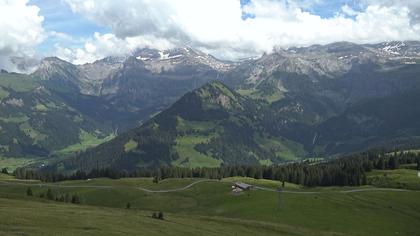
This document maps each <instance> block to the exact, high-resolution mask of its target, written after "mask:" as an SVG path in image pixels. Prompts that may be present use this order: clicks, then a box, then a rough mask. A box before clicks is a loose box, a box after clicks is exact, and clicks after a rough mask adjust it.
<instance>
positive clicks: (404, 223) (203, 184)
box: [0, 173, 420, 235]
mask: <svg viewBox="0 0 420 236" xmlns="http://www.w3.org/2000/svg"><path fill="white" fill-rule="evenodd" d="M410 174H411V173H410ZM236 181H241V182H247V183H250V184H253V185H256V186H259V187H258V188H257V189H255V190H251V191H247V192H244V193H242V194H239V195H236V194H233V193H232V191H231V185H232V182H236ZM411 181H414V180H411ZM418 181H419V182H418V184H419V185H420V178H419V180H418ZM412 184H414V182H412ZM279 185H280V183H279V182H276V181H268V180H255V179H248V178H242V177H238V178H227V179H224V180H222V181H213V180H203V179H167V180H163V181H160V182H159V183H158V184H156V183H153V181H152V179H149V178H130V179H119V180H111V179H92V180H78V181H64V182H60V183H53V184H47V183H40V182H36V181H19V180H13V179H10V177H7V176H4V175H2V176H0V235H22V234H24V235H57V234H59V235H396V234H397V235H419V234H420V230H419V229H418V225H419V224H420V201H418V199H420V192H419V191H416V190H404V189H388V188H378V187H371V186H364V187H360V188H350V187H344V188H340V187H328V188H311V189H305V188H303V187H301V186H297V185H293V184H286V188H285V191H283V192H282V193H280V194H279V193H278V192H276V191H274V190H275V189H276V188H277V187H278V186H279ZM28 187H30V188H31V190H32V191H33V195H34V196H26V191H27V189H28ZM48 188H49V189H51V190H52V193H53V194H54V196H57V197H59V196H62V195H63V194H66V193H68V194H70V195H72V194H77V195H78V196H80V200H81V204H71V203H61V202H56V201H51V200H47V199H45V198H40V197H39V195H40V194H42V193H45V192H46V191H47V189H48ZM127 203H130V205H131V207H130V209H125V208H126V205H127ZM157 211H162V212H163V213H164V218H165V220H158V219H153V218H151V217H150V216H151V215H152V213H153V212H157Z"/></svg>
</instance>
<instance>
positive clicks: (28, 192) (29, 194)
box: [26, 187, 33, 196]
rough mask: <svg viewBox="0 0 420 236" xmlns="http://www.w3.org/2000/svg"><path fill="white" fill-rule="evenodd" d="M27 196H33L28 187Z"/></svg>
mask: <svg viewBox="0 0 420 236" xmlns="http://www.w3.org/2000/svg"><path fill="white" fill-rule="evenodd" d="M26 195H28V196H33V193H32V189H31V187H28V189H26Z"/></svg>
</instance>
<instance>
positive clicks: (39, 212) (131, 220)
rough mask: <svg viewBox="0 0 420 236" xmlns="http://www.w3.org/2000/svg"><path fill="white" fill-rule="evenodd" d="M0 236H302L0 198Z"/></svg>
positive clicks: (247, 225) (226, 222) (248, 225)
mask: <svg viewBox="0 0 420 236" xmlns="http://www.w3.org/2000/svg"><path fill="white" fill-rule="evenodd" d="M0 209H1V210H0V222H1V223H0V225H1V226H2V227H0V235H3V234H5V235H26V234H30V235H288V234H289V233H293V234H294V235H305V234H307V233H309V231H308V230H306V229H302V228H292V227H290V226H287V225H281V224H269V223H263V222H253V221H244V220H239V219H227V218H221V217H203V216H199V217H191V216H186V215H173V214H165V220H156V219H152V218H151V217H150V215H151V214H152V213H151V212H145V211H138V210H125V209H112V208H103V207H91V206H78V205H72V204H57V203H43V202H30V201H19V200H10V199H1V198H0Z"/></svg>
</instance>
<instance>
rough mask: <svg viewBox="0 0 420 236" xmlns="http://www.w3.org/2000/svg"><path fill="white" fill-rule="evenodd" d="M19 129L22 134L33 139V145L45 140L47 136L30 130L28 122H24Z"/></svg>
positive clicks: (32, 129)
mask: <svg viewBox="0 0 420 236" xmlns="http://www.w3.org/2000/svg"><path fill="white" fill-rule="evenodd" d="M19 128H20V130H21V131H22V132H24V133H25V134H26V135H27V136H28V137H30V138H31V139H33V141H34V144H37V143H39V142H41V141H43V140H45V139H46V138H47V137H48V136H47V135H45V134H42V133H40V132H39V131H37V130H36V129H34V128H32V126H31V125H30V124H29V122H27V121H26V122H24V123H22V124H21V125H19Z"/></svg>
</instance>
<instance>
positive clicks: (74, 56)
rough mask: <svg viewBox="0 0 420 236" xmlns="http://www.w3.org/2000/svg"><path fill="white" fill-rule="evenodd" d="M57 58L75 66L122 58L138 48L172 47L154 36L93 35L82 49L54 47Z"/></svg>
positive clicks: (167, 42)
mask: <svg viewBox="0 0 420 236" xmlns="http://www.w3.org/2000/svg"><path fill="white" fill-rule="evenodd" d="M55 47H56V54H57V56H58V57H60V58H62V59H64V60H67V61H71V62H73V63H75V64H85V63H90V62H93V61H95V60H98V59H102V58H105V57H108V56H124V55H127V54H130V53H131V52H133V51H135V50H136V49H138V48H144V47H151V48H157V49H161V50H163V49H167V48H171V47H174V45H172V44H171V43H170V42H169V41H167V40H165V39H161V38H156V37H154V36H134V37H125V38H123V39H121V38H118V37H117V36H115V35H114V34H99V33H95V34H94V36H93V38H91V39H88V40H87V41H86V42H85V44H84V45H83V48H76V49H71V48H67V47H63V46H60V45H58V44H57V45H55Z"/></svg>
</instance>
